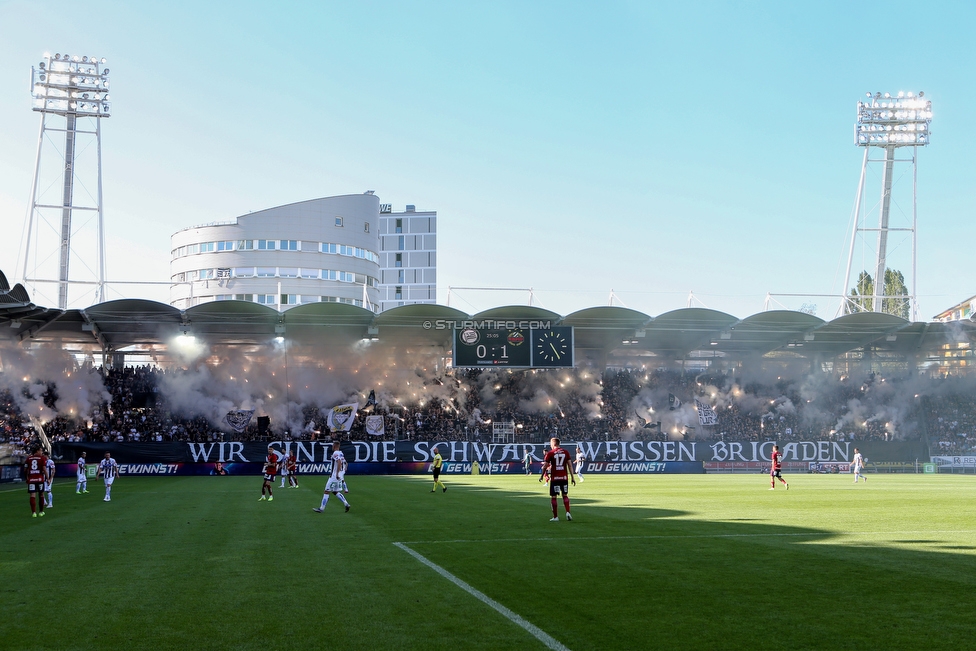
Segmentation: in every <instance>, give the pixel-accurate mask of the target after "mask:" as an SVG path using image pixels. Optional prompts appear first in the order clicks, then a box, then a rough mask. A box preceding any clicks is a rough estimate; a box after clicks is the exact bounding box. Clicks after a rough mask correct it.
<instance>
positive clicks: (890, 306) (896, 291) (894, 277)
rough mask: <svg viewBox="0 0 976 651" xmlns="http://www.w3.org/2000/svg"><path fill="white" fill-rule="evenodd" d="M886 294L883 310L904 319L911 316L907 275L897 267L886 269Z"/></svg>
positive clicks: (883, 300) (882, 301)
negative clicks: (906, 282)
mask: <svg viewBox="0 0 976 651" xmlns="http://www.w3.org/2000/svg"><path fill="white" fill-rule="evenodd" d="M884 295H885V296H886V297H887V298H884V299H882V300H881V311H882V312H884V313H885V314H893V315H895V316H900V317H901V318H903V319H908V318H909V317H910V316H911V306H910V301H909V299H908V288H907V287H906V286H905V276H904V275H902V273H901V272H900V271H897V270H895V269H885V278H884Z"/></svg>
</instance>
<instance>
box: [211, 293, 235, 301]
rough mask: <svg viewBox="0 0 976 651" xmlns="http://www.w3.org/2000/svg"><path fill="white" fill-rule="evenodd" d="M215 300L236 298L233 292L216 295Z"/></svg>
mask: <svg viewBox="0 0 976 651" xmlns="http://www.w3.org/2000/svg"><path fill="white" fill-rule="evenodd" d="M214 300H216V301H232V300H234V295H233V294H217V295H216V296H215V297H214Z"/></svg>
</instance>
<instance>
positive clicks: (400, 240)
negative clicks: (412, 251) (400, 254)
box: [397, 235, 404, 251]
mask: <svg viewBox="0 0 976 651" xmlns="http://www.w3.org/2000/svg"><path fill="white" fill-rule="evenodd" d="M403 245H404V240H403V236H402V235H401V236H400V237H398V238H397V249H398V250H400V251H402V250H403Z"/></svg>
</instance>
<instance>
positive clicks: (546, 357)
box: [453, 326, 574, 368]
mask: <svg viewBox="0 0 976 651" xmlns="http://www.w3.org/2000/svg"><path fill="white" fill-rule="evenodd" d="M573 362H574V358H573V328H572V327H568V326H559V327H555V328H538V329H536V328H532V329H496V330H489V329H481V328H457V329H455V330H454V356H453V364H454V366H455V367H456V368H485V367H498V366H504V367H508V368H564V367H572V366H573Z"/></svg>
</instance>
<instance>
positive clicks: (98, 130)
mask: <svg viewBox="0 0 976 651" xmlns="http://www.w3.org/2000/svg"><path fill="white" fill-rule="evenodd" d="M45 59H46V64H45V63H42V65H41V71H40V73H37V71H36V70H34V69H32V71H31V84H32V92H36V90H37V87H38V85H40V86H43V87H44V89H45V90H44V91H43V95H42V97H44V98H48V97H49V95H48V91H47V89H48V88H50V87H51V85H52V83H53V80H50V78H49V79H47V80H44V77H43V76H42V75H45V74H46V75H47V76H48V77H50V75H51V74H52V72H54V73H55V74H58V73H59V72H61V71H54V70H53V69H52V66H51V62H52V61H54V59H52V58H51V57H50V56H49V55H45ZM61 61H68V62H69V65H72V63H73V64H74V65H76V66H77V65H78V62H77V61H72V60H70V59H68V55H65V59H63V60H61ZM86 62H87V59H86ZM83 63H84V62H83ZM102 65H104V59H103V60H101V61H97V60H96V58H94V57H92V59H91V66H93V69H94V73H93V74H92V73H88V74H87V75H83V76H85V77H86V79H87V78H89V77H97V78H102V79H104V84H105V87H104V88H103V89H101V90H96V89H86V88H79V90H78V92H83V91H85V90H88V91H89V92H90V93H91V94H92V95H94V98H93V99H94V102H97V103H98V105H99V106H98V109H97V111H96V112H95V113H93V112H92V110H90V109H85V108H84V104H82V103H80V102H74V103H72V101H71V99H72V97H75V99H77V93H75V95H71V94H70V92H69V93H68V94H66V95H65V102H66V103H65V106H67V108H66V109H62V108H57V107H54V106H51V105H49V103H48V100H47V99H43V100H42V102H41V104H40V105H38V104H37V103H36V101H35V105H34V107H33V110H34V111H36V112H38V113H40V114H41V121H40V130H39V133H38V138H37V153H36V155H35V159H34V176H33V178H32V180H31V202H30V209H29V211H28V214H27V219H26V229H25V230H26V234H25V237H24V238H22V239H23V240H24V243H25V245H24V251H23V255H24V266H23V275H22V280H23V281H24V282H25V283H26V282H27V281H28V278H29V277H30V276H29V275H28V268H29V265H30V257H31V256H30V251H31V239H32V234H33V231H34V228H35V219H34V217H35V214H36V213H38V211H39V210H43V209H49V208H53V207H52V206H49V205H47V204H42V203H40V202H39V201H38V196H37V193H38V178H39V176H40V169H41V155H42V152H43V145H44V133H45V131H58V132H60V131H63V132H64V142H65V146H64V168H63V178H62V200H61V205H60V206H57V208H58V209H59V210H60V211H61V231H60V244H59V252H58V254H59V255H58V280H57V283H58V308H59V309H62V310H64V309H67V307H68V288H69V285H72V284H82V285H87V284H91V283H89V282H83V281H72V280H71V279H70V274H69V270H70V263H71V234H72V233H71V222H72V213H73V211H74V210H96V211H97V212H98V220H97V224H96V229H97V233H96V240H95V242H96V243H95V246H96V249H97V251H96V256H97V262H96V267H97V271H96V275H97V281H96V282H95V285H96V290H95V300H94V303H101V302H103V301H105V300H106V296H105V270H106V264H105V221H104V210H103V197H102V120H101V119H102V118H103V117H109V115H110V113H109V104H108V103H107V100H108V94H107V93H108V90H107V88H108V86H107V84H108V69H107V68H106V69H105V70H104V71H102V68H101V66H102ZM75 72H77V71H75ZM71 73H72V71H71V70H70V69H69V70H68V71H67V73H63V74H68V75H70V74H71ZM37 80H44V81H43V83H41V84H38V82H37ZM70 85H74V81H72V82H71V84H70ZM85 97H86V99H85V100H84V101H85V103H86V104H89V105H90V104H92V103H93V102H89V101H88V99H87V96H85ZM36 98H37V95H35V100H36ZM49 114H54V115H62V116H64V118H65V128H64V129H53V128H48V126H47V116H48V115H49ZM79 116H81V117H90V118H94V120H95V130H94V131H88V130H82V129H78V128H77V121H78V117H79ZM79 133H81V134H86V135H94V136H95V147H96V174H97V176H96V178H97V192H96V203H97V205H96V206H94V207H91V206H76V205H74V181H75V151H76V138H77V135H78V134H79Z"/></svg>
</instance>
